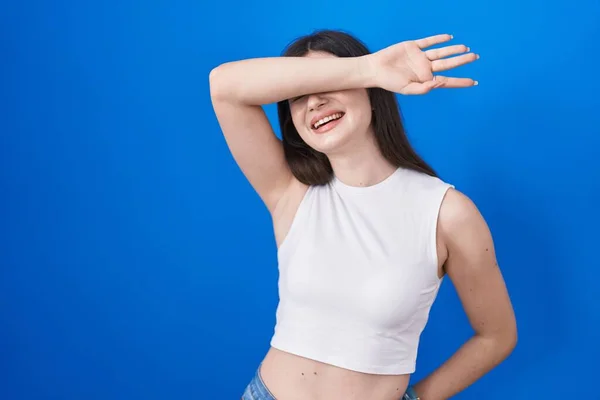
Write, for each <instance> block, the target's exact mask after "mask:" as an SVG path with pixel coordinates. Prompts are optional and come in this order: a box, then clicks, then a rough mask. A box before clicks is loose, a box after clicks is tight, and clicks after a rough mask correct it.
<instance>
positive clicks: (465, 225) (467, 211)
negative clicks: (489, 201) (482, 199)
mask: <svg viewBox="0 0 600 400" xmlns="http://www.w3.org/2000/svg"><path fill="white" fill-rule="evenodd" d="M484 225H487V224H486V223H485V220H484V218H483V215H482V214H481V212H480V211H479V208H478V207H477V205H476V204H475V202H474V201H473V200H471V198H470V197H469V196H467V195H466V194H464V193H463V192H461V191H459V190H457V189H454V188H450V189H448V192H447V193H446V196H445V197H444V200H443V201H442V204H441V207H440V215H439V227H440V230H441V233H443V234H444V236H445V238H447V239H451V237H452V236H454V235H455V234H456V233H457V232H459V231H464V230H471V229H475V230H478V229H479V230H480V229H482V228H484ZM485 228H486V229H487V226H485Z"/></svg>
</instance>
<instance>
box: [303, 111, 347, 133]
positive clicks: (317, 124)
mask: <svg viewBox="0 0 600 400" xmlns="http://www.w3.org/2000/svg"><path fill="white" fill-rule="evenodd" d="M343 116H344V113H343V112H339V113H335V114H331V115H329V116H327V117H325V118H322V119H320V120H318V121H317V122H315V123H314V124H313V125H312V126H311V128H312V129H313V130H317V129H319V128H321V127H323V126H326V125H327V124H329V123H331V122H333V121H337V120H339V119H340V118H342V117H343Z"/></svg>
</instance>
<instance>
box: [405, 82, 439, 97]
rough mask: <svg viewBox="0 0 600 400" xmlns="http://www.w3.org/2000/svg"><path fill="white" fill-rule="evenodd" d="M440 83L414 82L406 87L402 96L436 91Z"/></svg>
mask: <svg viewBox="0 0 600 400" xmlns="http://www.w3.org/2000/svg"><path fill="white" fill-rule="evenodd" d="M437 84H438V82H436V81H435V80H431V81H426V82H412V83H409V84H408V85H406V86H405V87H404V89H403V90H402V91H401V92H400V93H401V94H425V93H428V92H429V91H431V89H434V88H435V87H436V85H437Z"/></svg>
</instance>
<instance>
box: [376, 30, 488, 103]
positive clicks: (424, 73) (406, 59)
mask: <svg viewBox="0 0 600 400" xmlns="http://www.w3.org/2000/svg"><path fill="white" fill-rule="evenodd" d="M451 39H452V36H450V35H436V36H430V37H427V38H423V39H419V40H411V41H406V42H400V43H397V44H395V45H392V46H389V47H386V48H384V49H382V50H380V51H377V52H375V53H373V54H369V55H368V56H366V58H367V59H368V62H369V65H370V68H372V72H373V74H374V77H375V78H374V79H375V86H376V87H380V88H383V89H386V90H389V91H391V92H396V93H401V94H425V93H428V92H429V91H430V90H432V89H436V88H464V87H470V86H474V85H477V81H474V80H473V79H469V78H449V77H445V76H440V75H437V76H434V75H433V74H434V72H439V71H445V70H449V69H452V68H456V67H458V66H461V65H464V64H467V63H470V62H473V61H475V60H477V59H478V58H479V56H478V55H477V54H474V53H467V54H462V53H466V52H468V51H470V49H469V48H468V47H467V46H465V45H454V46H446V47H441V48H437V49H431V50H426V51H424V50H423V49H425V48H427V47H430V46H433V45H436V44H440V43H444V42H447V41H449V40H451ZM458 54H460V55H458ZM455 55H456V56H455ZM449 56H455V57H451V58H445V57H449Z"/></svg>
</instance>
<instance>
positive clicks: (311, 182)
mask: <svg viewBox="0 0 600 400" xmlns="http://www.w3.org/2000/svg"><path fill="white" fill-rule="evenodd" d="M451 38H452V37H451V36H450V35H437V36H432V37H428V38H424V39H420V40H415V41H405V42H401V43H398V44H395V45H392V46H389V47H387V48H385V49H383V50H380V51H377V52H375V53H370V52H369V51H368V49H367V48H366V47H365V46H364V45H363V44H362V43H361V42H360V41H359V40H357V39H356V38H354V37H352V36H351V35H349V34H346V33H344V32H339V31H318V32H315V33H313V34H312V35H309V36H305V37H302V38H299V39H298V40H297V41H295V42H294V43H292V44H291V45H290V46H289V47H288V48H287V50H286V51H285V53H284V56H283V57H273V58H257V59H249V60H242V61H238V62H231V63H225V64H223V65H220V66H218V67H217V68H215V69H214V70H213V71H211V74H210V88H211V97H212V101H213V106H214V110H215V113H216V116H217V118H218V121H219V123H220V126H221V128H222V130H223V133H224V136H225V140H226V142H227V144H228V146H229V148H230V150H231V153H232V155H233V157H234V159H235V161H236V162H237V163H238V165H239V166H240V168H241V170H242V171H243V173H244V175H245V176H246V177H247V179H248V180H249V182H250V183H251V185H252V186H253V187H254V189H255V190H256V192H257V193H258V195H259V196H260V198H261V199H262V200H263V202H264V204H265V206H266V207H267V208H268V210H269V211H270V213H271V216H272V221H273V227H274V231H275V237H276V242H277V247H278V248H277V255H278V261H279V297H280V302H279V305H278V308H277V323H276V327H275V333H274V335H273V337H272V340H271V348H270V350H269V351H268V353H267V354H266V356H265V358H264V360H263V362H262V363H261V365H260V366H259V367H258V368H257V371H256V375H255V376H254V378H253V379H252V380H251V382H250V383H249V385H248V386H247V388H246V391H245V392H244V394H243V397H242V399H244V400H246V399H248V400H266V399H269V400H272V399H278V400H342V399H343V400H359V399H360V400H398V399H417V398H420V399H422V400H438V399H447V398H449V397H451V396H453V395H454V394H456V393H458V392H459V391H461V390H463V389H464V388H466V387H467V386H469V385H470V384H472V383H473V382H474V381H475V380H477V379H478V378H480V377H481V376H482V375H483V374H485V373H486V372H488V371H489V370H490V369H491V368H493V367H494V366H496V365H497V364H498V363H500V362H501V361H502V360H503V359H505V358H506V357H507V356H508V355H509V353H510V352H511V351H512V349H513V348H514V346H515V343H516V323H515V317H514V313H513V309H512V306H511V303H510V299H509V296H508V293H507V290H506V287H505V284H504V280H503V277H502V275H501V272H500V270H499V267H498V265H497V263H496V258H495V252H494V245H493V242H492V238H491V234H490V232H489V230H488V227H487V224H486V222H485V221H484V219H483V218H482V216H481V215H480V213H479V212H478V209H477V208H476V206H475V205H474V204H473V202H472V201H471V200H470V199H469V198H468V197H467V196H466V195H464V194H462V193H461V192H459V191H458V190H456V189H455V188H454V187H453V186H452V185H451V184H448V183H446V182H444V181H443V180H441V179H440V178H439V177H438V176H437V175H436V173H435V172H434V171H433V169H432V168H431V167H430V166H429V165H427V163H426V162H425V161H423V160H422V159H421V158H420V157H419V156H418V155H417V154H416V153H415V151H414V150H413V148H412V147H411V145H410V143H409V142H408V140H407V137H406V135H405V132H404V130H403V126H402V121H401V118H400V113H399V108H398V104H397V103H396V98H395V93H398V94H405V95H409V94H425V93H427V92H429V91H431V90H433V89H437V88H467V87H472V86H474V85H476V84H477V82H475V81H473V80H472V79H467V78H451V77H444V76H441V75H434V74H436V73H438V72H440V71H444V70H448V69H452V68H455V67H458V66H460V65H464V64H467V63H470V62H473V61H475V60H476V59H477V58H478V56H477V55H475V54H473V53H471V52H470V50H469V48H468V47H466V46H464V45H444V46H442V47H439V48H435V49H428V50H426V49H427V48H429V47H432V46H434V45H438V44H443V43H445V42H448V41H449V40H451ZM274 102H277V103H278V111H279V123H280V127H281V132H282V140H281V141H280V140H279V139H278V138H277V137H276V136H275V134H274V133H273V130H272V128H271V126H270V125H269V122H268V119H267V117H266V115H265V113H264V112H263V110H262V107H261V106H262V105H264V104H268V103H274ZM431 116H432V118H434V117H435V113H434V112H431ZM445 275H448V276H449V277H450V279H451V280H452V282H453V284H454V286H455V287H456V290H457V292H458V294H459V296H460V299H461V301H462V304H463V305H464V309H465V311H466V313H467V315H468V317H469V319H470V321H471V324H472V326H473V329H474V332H475V333H474V335H473V337H472V338H471V339H470V340H468V341H467V342H466V343H465V344H464V345H463V346H462V347H461V348H460V349H459V350H458V351H457V352H456V354H454V355H453V356H452V357H451V358H450V359H449V360H447V361H446V362H445V363H444V364H443V365H442V366H441V367H440V368H439V369H437V370H436V371H435V372H433V373H432V374H430V375H429V376H428V377H427V378H426V379H423V380H422V381H420V382H418V383H416V384H414V385H410V384H409V377H410V374H411V373H413V372H414V370H415V362H416V356H417V347H418V343H419V337H420V335H421V332H422V330H423V328H424V327H425V324H426V322H427V319H428V315H429V311H430V307H431V305H432V303H433V302H434V299H435V297H436V295H437V292H438V289H439V286H440V284H441V282H442V280H443V277H444V276H445Z"/></svg>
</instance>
